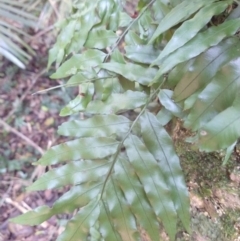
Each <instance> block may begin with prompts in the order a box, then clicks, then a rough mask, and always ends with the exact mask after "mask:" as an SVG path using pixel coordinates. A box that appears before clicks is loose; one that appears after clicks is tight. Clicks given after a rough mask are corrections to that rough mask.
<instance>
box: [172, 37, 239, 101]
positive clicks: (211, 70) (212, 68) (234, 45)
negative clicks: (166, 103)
mask: <svg viewBox="0 0 240 241" xmlns="http://www.w3.org/2000/svg"><path fill="white" fill-rule="evenodd" d="M239 49H240V43H239V40H238V38H234V37H232V38H229V39H226V40H224V41H222V42H221V43H219V44H218V45H216V46H214V47H212V48H210V49H208V50H207V51H206V52H205V53H202V54H201V55H199V56H198V57H197V58H195V59H194V61H193V63H190V64H188V66H187V68H181V69H184V70H185V73H184V74H183V75H182V76H181V75H180V76H179V71H175V73H174V75H173V72H174V70H173V71H171V74H172V76H171V74H170V76H171V77H170V78H179V81H178V82H179V83H178V84H177V86H176V88H175V89H174V100H175V101H181V100H184V99H185V98H187V97H189V96H191V95H192V94H194V93H195V92H196V91H198V90H199V89H200V90H201V89H203V88H204V87H205V86H206V85H207V84H208V83H209V81H210V80H211V79H212V78H213V77H214V75H215V74H216V73H217V71H218V70H219V69H220V68H221V67H222V66H223V65H225V64H226V63H228V62H229V61H231V60H232V59H234V58H236V57H238V56H239ZM177 70H179V69H178V68H177Z"/></svg>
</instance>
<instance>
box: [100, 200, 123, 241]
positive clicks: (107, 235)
mask: <svg viewBox="0 0 240 241" xmlns="http://www.w3.org/2000/svg"><path fill="white" fill-rule="evenodd" d="M106 220H107V222H106ZM98 221H99V223H100V224H101V226H100V227H99V231H100V232H101V234H102V236H103V238H104V240H112V241H122V239H121V237H120V235H119V233H118V232H116V230H115V229H114V226H113V221H112V219H111V217H110V214H109V209H108V206H107V203H106V202H104V201H102V202H101V212H100V215H99V219H98Z"/></svg>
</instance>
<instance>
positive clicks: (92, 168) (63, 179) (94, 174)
mask: <svg viewBox="0 0 240 241" xmlns="http://www.w3.org/2000/svg"><path fill="white" fill-rule="evenodd" d="M109 164H110V162H109V161H107V160H95V161H86V160H82V161H75V162H71V163H68V164H66V165H64V166H61V167H59V168H56V169H52V170H50V171H49V172H47V173H45V174H44V175H42V176H41V177H40V178H38V180H37V181H36V182H34V183H33V184H32V185H31V186H29V187H28V188H27V190H28V191H38V190H45V189H53V188H58V187H61V186H66V185H69V184H71V185H76V184H78V185H79V184H82V183H87V182H88V183H90V182H97V181H99V180H100V179H101V177H102V176H104V175H105V174H106V173H107V171H108V169H109Z"/></svg>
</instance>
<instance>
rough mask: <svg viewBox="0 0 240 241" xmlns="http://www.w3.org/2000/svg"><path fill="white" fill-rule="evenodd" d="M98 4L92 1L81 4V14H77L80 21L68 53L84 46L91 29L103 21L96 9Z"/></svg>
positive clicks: (67, 50) (75, 51)
mask: <svg viewBox="0 0 240 241" xmlns="http://www.w3.org/2000/svg"><path fill="white" fill-rule="evenodd" d="M96 4H97V2H94V3H91V2H86V1H84V2H83V3H82V4H81V13H80V16H79V15H77V16H76V18H77V21H78V24H77V26H76V29H75V30H76V31H75V33H74V35H73V38H72V41H71V43H70V44H69V45H68V46H67V48H66V54H67V55H69V54H71V53H77V52H79V50H81V49H82V48H83V46H84V43H85V42H86V40H87V38H88V34H89V32H90V30H91V29H92V28H93V26H94V25H96V24H99V23H100V22H101V20H100V19H99V16H98V15H97V14H96V11H95V7H96ZM84 10H85V11H84Z"/></svg>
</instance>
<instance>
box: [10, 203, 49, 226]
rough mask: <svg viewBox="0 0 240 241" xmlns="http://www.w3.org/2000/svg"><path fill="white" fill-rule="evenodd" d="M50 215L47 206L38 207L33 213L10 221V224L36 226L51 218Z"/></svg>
mask: <svg viewBox="0 0 240 241" xmlns="http://www.w3.org/2000/svg"><path fill="white" fill-rule="evenodd" d="M51 216H52V214H51V212H50V208H49V207H48V206H40V207H38V208H36V209H35V210H33V211H29V212H27V213H25V214H22V215H21V216H17V217H15V218H12V219H10V221H11V222H14V223H18V224H21V225H30V226H34V225H38V224H40V223H43V222H44V221H46V220H48V219H49V218H51Z"/></svg>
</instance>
